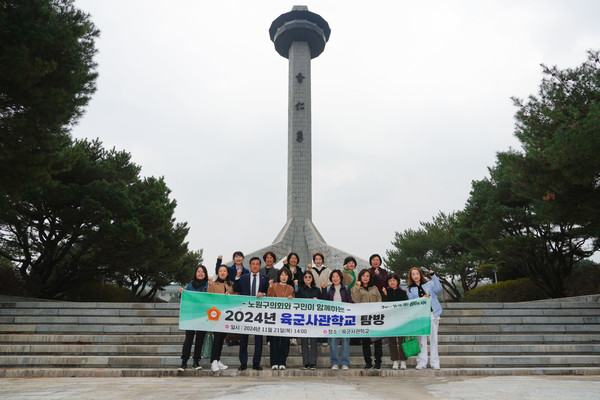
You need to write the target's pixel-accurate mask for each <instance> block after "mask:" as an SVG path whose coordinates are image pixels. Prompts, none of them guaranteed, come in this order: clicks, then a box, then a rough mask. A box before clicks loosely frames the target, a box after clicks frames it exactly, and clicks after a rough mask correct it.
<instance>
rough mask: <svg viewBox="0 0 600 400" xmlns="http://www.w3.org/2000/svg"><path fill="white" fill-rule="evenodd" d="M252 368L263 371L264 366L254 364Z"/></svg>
mask: <svg viewBox="0 0 600 400" xmlns="http://www.w3.org/2000/svg"><path fill="white" fill-rule="evenodd" d="M252 369H255V370H257V371H262V369H263V368H262V367H261V366H260V365H253V366H252Z"/></svg>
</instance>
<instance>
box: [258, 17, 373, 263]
mask: <svg viewBox="0 0 600 400" xmlns="http://www.w3.org/2000/svg"><path fill="white" fill-rule="evenodd" d="M330 33H331V29H330V28H329V24H328V23H327V21H325V20H324V19H323V18H322V17H321V16H320V15H318V14H315V13H313V12H310V11H308V7H306V6H294V7H293V8H292V11H290V12H288V13H285V14H282V15H280V16H279V17H278V18H276V19H275V20H274V21H273V23H272V24H271V28H270V29H269V35H270V37H271V40H272V41H273V43H274V44H275V50H277V52H278V53H279V54H280V55H281V56H283V57H285V58H287V59H288V60H289V72H288V182H287V190H288V196H287V222H286V224H285V226H284V227H283V229H282V230H281V232H280V233H279V235H277V238H275V241H274V242H273V244H272V245H271V246H268V247H265V248H264V249H260V250H257V251H254V252H252V253H250V254H248V255H247V257H248V256H258V257H260V256H262V254H263V253H264V252H265V251H267V250H272V251H274V252H275V254H277V256H278V258H279V259H282V258H283V257H286V256H287V254H288V253H289V252H290V251H294V252H296V253H298V255H299V256H300V266H301V267H302V268H304V267H305V266H306V264H308V263H311V262H312V254H314V253H316V252H321V253H323V254H324V255H325V263H326V265H327V266H329V267H335V268H341V267H342V263H343V259H344V258H345V257H346V256H348V255H350V253H347V252H344V251H341V250H338V249H336V248H334V247H331V246H329V245H328V244H327V243H325V240H324V239H323V237H322V236H321V234H320V233H319V231H318V230H317V228H316V227H315V226H314V224H313V222H312V159H311V92H310V86H311V71H310V63H311V59H313V58H315V57H318V56H319V55H320V54H321V53H322V52H323V50H324V49H325V44H326V43H327V41H328V40H329V35H330ZM357 261H358V263H359V267H365V266H367V265H368V263H367V262H366V261H365V260H362V259H359V258H358V257H357Z"/></svg>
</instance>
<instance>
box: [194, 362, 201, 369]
mask: <svg viewBox="0 0 600 400" xmlns="http://www.w3.org/2000/svg"><path fill="white" fill-rule="evenodd" d="M194 369H195V370H196V371H200V370H201V369H202V367H201V366H200V360H194Z"/></svg>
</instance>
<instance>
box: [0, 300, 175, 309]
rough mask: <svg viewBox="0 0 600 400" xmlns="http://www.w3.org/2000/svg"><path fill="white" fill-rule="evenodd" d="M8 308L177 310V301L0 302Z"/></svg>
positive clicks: (1, 306) (0, 304)
mask: <svg viewBox="0 0 600 400" xmlns="http://www.w3.org/2000/svg"><path fill="white" fill-rule="evenodd" d="M3 308H9V309H15V308H29V309H38V308H39V309H44V308H49V309H52V308H60V309H74V308H90V309H101V308H111V309H115V310H126V309H161V310H179V304H178V303H95V302H81V303H79V302H65V301H24V302H0V309H3Z"/></svg>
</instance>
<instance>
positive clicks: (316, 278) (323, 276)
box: [296, 253, 331, 347]
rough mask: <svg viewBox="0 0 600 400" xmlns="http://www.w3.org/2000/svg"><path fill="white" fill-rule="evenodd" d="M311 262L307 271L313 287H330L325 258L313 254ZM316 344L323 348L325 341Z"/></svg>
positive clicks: (319, 340) (318, 254)
mask: <svg viewBox="0 0 600 400" xmlns="http://www.w3.org/2000/svg"><path fill="white" fill-rule="evenodd" d="M312 260H313V264H308V270H309V271H310V272H311V273H312V276H313V282H314V283H315V286H316V287H317V288H320V287H322V286H323V282H325V285H326V286H327V287H329V286H330V285H331V281H330V280H329V275H331V270H330V269H329V268H327V267H326V266H325V265H324V264H325V256H324V255H323V253H315V254H313V256H312ZM302 279H304V278H302ZM319 290H320V289H319ZM296 297H298V295H296ZM317 343H319V344H320V345H321V346H324V347H325V346H327V339H326V338H318V339H317Z"/></svg>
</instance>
